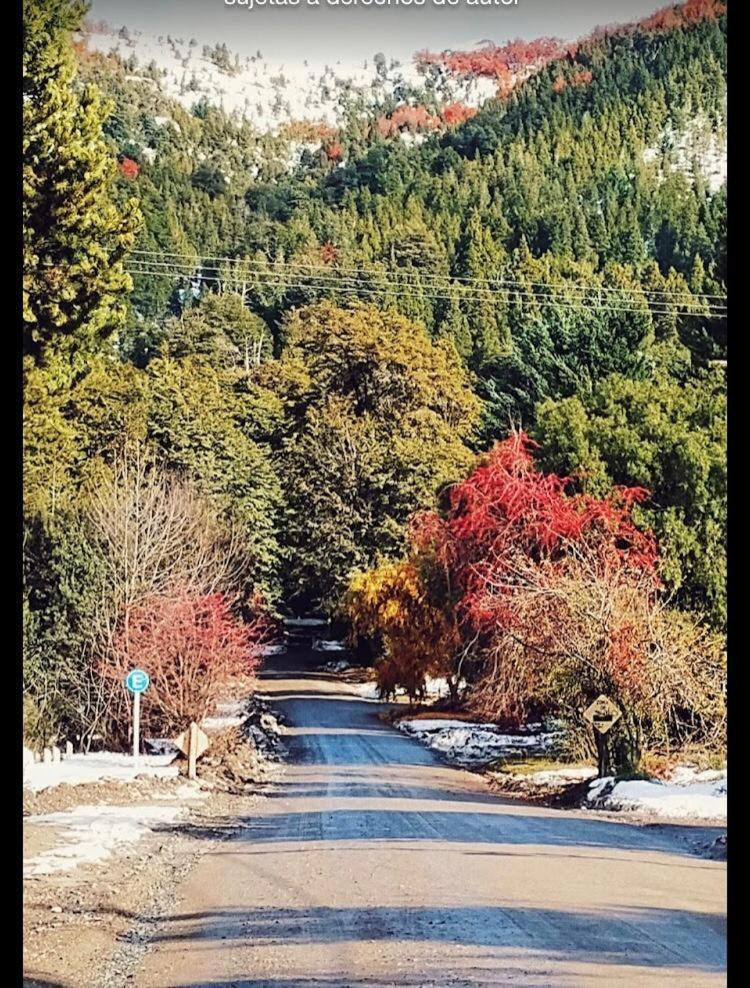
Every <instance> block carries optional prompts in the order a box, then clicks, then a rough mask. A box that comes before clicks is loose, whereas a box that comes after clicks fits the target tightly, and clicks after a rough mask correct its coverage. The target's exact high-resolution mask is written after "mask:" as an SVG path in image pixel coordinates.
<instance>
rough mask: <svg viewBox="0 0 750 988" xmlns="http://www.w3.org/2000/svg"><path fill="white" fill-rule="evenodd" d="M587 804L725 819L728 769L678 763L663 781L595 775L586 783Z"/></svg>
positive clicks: (673, 816)
mask: <svg viewBox="0 0 750 988" xmlns="http://www.w3.org/2000/svg"><path fill="white" fill-rule="evenodd" d="M585 802H586V806H588V807H590V808H592V809H598V810H628V811H630V812H636V813H644V814H649V815H652V816H658V817H664V818H668V819H691V820H713V819H717V820H718V819H721V820H723V819H726V815H727V773H726V772H713V771H712V772H696V771H695V770H694V769H691V768H687V767H681V768H678V769H676V770H675V771H674V772H673V773H672V775H671V776H670V778H669V779H668V780H667V781H665V782H659V781H657V780H651V781H646V780H637V781H636V780H634V781H624V782H615V780H614V778H612V777H609V778H605V779H597V780H596V781H595V782H593V783H592V784H591V786H590V787H589V791H588V794H587V796H586V801H585Z"/></svg>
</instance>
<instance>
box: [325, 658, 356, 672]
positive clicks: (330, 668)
mask: <svg viewBox="0 0 750 988" xmlns="http://www.w3.org/2000/svg"><path fill="white" fill-rule="evenodd" d="M320 668H321V669H323V670H325V672H346V670H347V669H350V668H351V666H350V665H349V663H348V662H347V661H346V659H337V660H336V661H335V662H326V664H325V665H323V666H321V667H320Z"/></svg>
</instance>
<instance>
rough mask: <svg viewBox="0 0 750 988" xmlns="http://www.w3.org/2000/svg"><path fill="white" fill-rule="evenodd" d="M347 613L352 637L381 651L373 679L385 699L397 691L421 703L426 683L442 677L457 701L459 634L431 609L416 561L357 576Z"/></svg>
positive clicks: (447, 619)
mask: <svg viewBox="0 0 750 988" xmlns="http://www.w3.org/2000/svg"><path fill="white" fill-rule="evenodd" d="M345 610H346V613H347V616H348V617H349V619H350V621H351V625H352V631H353V634H354V636H355V637H357V636H362V637H366V638H369V639H371V640H374V641H375V642H376V643H377V644H378V645H379V646H380V649H381V651H382V654H381V658H380V661H379V663H378V667H377V673H378V685H379V687H380V691H381V694H382V695H383V696H386V697H387V696H391V695H394V694H395V692H396V689H397V688H398V687H399V686H401V687H403V688H404V689H405V690H406V692H407V694H408V695H409V698H410V699H411V700H415V699H417V698H421V697H423V696H424V692H425V683H426V680H427V678H428V677H445V678H446V679H447V680H448V685H449V687H450V689H451V692H452V693H453V694H454V695H455V691H456V686H457V683H456V678H455V676H454V675H453V673H454V669H453V657H454V654H455V652H456V648H457V647H458V644H459V637H458V628H457V626H456V624H455V622H454V621H453V620H452V619H451V617H450V616H449V614H447V613H446V611H444V610H443V609H442V608H440V607H437V606H435V605H434V604H433V603H432V601H431V599H430V590H429V587H428V584H427V581H426V580H425V578H424V575H423V574H422V573H421V572H420V570H419V568H418V565H417V564H416V563H415V561H413V560H409V559H407V560H402V561H399V562H395V563H382V564H381V565H379V566H376V567H374V568H373V569H371V570H368V571H367V572H366V573H356V574H355V575H354V576H353V578H352V580H351V583H350V586H349V593H348V596H347V598H346V603H345Z"/></svg>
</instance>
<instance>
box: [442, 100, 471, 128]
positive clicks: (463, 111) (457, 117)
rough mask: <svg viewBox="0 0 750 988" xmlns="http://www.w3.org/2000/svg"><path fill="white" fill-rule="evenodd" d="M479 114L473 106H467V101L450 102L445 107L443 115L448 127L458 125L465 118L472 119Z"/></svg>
mask: <svg viewBox="0 0 750 988" xmlns="http://www.w3.org/2000/svg"><path fill="white" fill-rule="evenodd" d="M476 115H477V110H476V108H475V107H473V106H466V104H465V103H449V104H448V105H447V106H444V107H443V110H442V117H443V120H444V122H445V123H446V125H447V126H448V127H457V126H458V124H461V123H463V122H464V120H470V119H471V118H472V117H475V116H476Z"/></svg>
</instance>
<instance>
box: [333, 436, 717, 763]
mask: <svg viewBox="0 0 750 988" xmlns="http://www.w3.org/2000/svg"><path fill="white" fill-rule="evenodd" d="M534 445H535V444H534V443H533V442H532V441H531V440H530V439H529V438H528V437H527V436H526V435H524V434H523V433H517V434H514V435H512V436H510V437H509V438H508V439H506V440H505V441H504V442H500V443H498V444H497V445H496V446H495V447H494V449H493V450H492V451H491V452H490V453H488V454H487V455H486V456H485V457H483V459H482V460H481V461H480V463H479V465H478V466H477V467H476V469H475V470H474V471H473V472H472V473H471V474H470V476H469V477H467V478H466V479H465V480H464V481H462V482H461V483H458V484H456V485H455V486H454V487H453V488H452V489H450V491H449V492H448V494H447V497H446V499H445V503H444V506H443V510H442V511H440V512H437V511H431V512H426V513H422V514H420V515H417V516H416V517H415V518H414V519H413V520H412V524H411V527H410V531H409V556H408V560H407V563H408V572H409V573H410V574H412V576H411V577H410V580H411V582H410V583H409V585H408V591H409V594H408V604H409V606H408V608H405V607H404V603H403V601H404V588H403V583H404V581H403V579H396V577H398V576H399V574H400V573H404V572H407V569H405V568H404V565H402V566H401V567H400V569H399V568H398V567H396V569H395V570H394V573H395V576H393V575H391V574H389V573H387V572H384V571H382V568H381V570H375V571H372V575H371V577H370V578H369V579H367V578H362V577H358V578H356V579H355V581H354V582H353V584H352V596H351V601H352V606H353V608H354V612H353V625H354V628H355V630H356V629H357V627H358V626H360V627H365V628H366V629H367V631H368V633H370V634H372V633H373V632H374V631H375V632H379V633H380V634H381V636H382V637H383V639H384V641H385V645H386V652H385V656H386V660H387V661H386V662H385V663H384V669H385V670H386V671H387V673H388V676H390V677H391V678H392V677H393V675H394V673H396V674H398V675H401V676H402V677H403V678H404V679H405V680H408V683H409V685H410V687H411V688H412V689H413V688H414V685H415V683H418V682H419V680H420V676H421V675H427V674H434V672H432V671H431V667H430V665H429V663H430V662H433V664H434V659H433V657H434V656H435V655H437V654H441V655H448V656H449V655H450V654H452V655H453V657H454V658H453V668H452V670H451V668H450V663H448V665H447V666H444V668H445V670H446V671H445V672H444V673H443V674H445V675H448V677H449V678H450V677H451V676H452V677H453V680H454V681H457V679H458V678H459V675H462V674H468V675H469V678H470V680H471V687H470V693H469V704H470V706H471V707H472V708H473V710H474V711H475V712H476V713H477V714H479V715H481V716H483V717H490V718H492V719H494V720H497V721H504V722H505V723H508V724H516V725H517V724H521V723H523V722H525V721H527V720H528V718H529V717H530V716H534V717H536V716H540V715H544V714H555V715H557V716H563V717H565V718H567V719H569V721H570V722H572V723H577V724H579V725H582V724H583V721H582V720H581V717H580V714H581V711H582V709H583V708H584V707H585V706H587V705H588V703H589V702H590V701H591V700H593V699H594V698H595V697H596V696H597V695H598V694H599V693H607V694H608V695H610V696H611V697H612V698H613V699H614V700H615V701H616V702H617V703H618V704H619V705H620V707H621V710H622V712H623V718H622V724H621V726H620V728H619V729H618V730H619V731H620V734H621V735H622V736H623V737H624V738H625V741H624V742H623V744H624V745H625V747H626V748H627V749H628V752H629V754H628V756H627V760H628V762H629V763H632V762H633V761H637V757H638V753H639V752H640V750H641V748H642V747H643V743H644V739H646V740H647V741H648V742H649V743H655V742H658V743H663V744H669V743H674V742H676V741H680V742H682V741H685V740H687V739H688V738H695V737H700V738H702V739H704V740H705V739H706V738H708V737H710V736H711V737H714V738H716V737H718V735H720V733H721V730H722V727H723V717H724V685H723V684H724V670H725V660H724V655H723V646H722V643H721V641H720V639H719V638H718V637H717V636H714V635H712V634H711V633H710V632H708V631H706V630H705V629H703V628H702V627H701V626H700V625H699V624H698V623H697V622H696V621H695V620H694V619H692V618H690V617H688V616H686V615H679V614H676V613H675V612H672V611H670V610H669V609H668V608H667V607H666V603H665V601H664V600H663V598H662V588H661V583H660V580H659V575H658V564H659V553H658V547H657V545H656V542H655V539H654V537H653V535H652V534H651V533H650V532H647V531H643V530H641V529H640V528H638V527H637V525H636V524H635V522H634V520H633V517H632V510H633V506H634V505H636V504H638V503H639V502H642V501H643V500H644V499H645V498H646V497H647V496H648V495H647V492H646V491H644V490H642V489H640V488H615V489H614V490H613V491H612V492H611V493H610V494H609V495H608V496H606V497H598V498H597V497H592V496H590V495H586V494H580V493H576V492H575V490H574V489H573V484H572V481H571V480H570V479H569V478H565V477H559V476H556V475H555V474H546V473H543V472H541V471H540V470H539V469H538V468H537V466H536V464H535V462H534V457H533V450H534ZM392 568H393V567H392ZM415 574H416V575H418V580H419V581H421V583H415V582H414V580H415ZM436 609H438V610H442V612H443V616H442V617H438V616H436ZM407 611H408V620H406V621H403V620H402V621H400V622H395V621H394V615H396V616H398V615H399V614H400V613H402V612H404V613H406V612H407ZM421 614H424V619H422V618H421V617H420V615H421ZM420 623H421V624H423V625H424V627H420ZM404 624H406V626H407V630H408V634H405V633H404V628H403V627H402V625H404ZM420 640H421V641H423V642H428V643H429V647H427V648H422V649H420V648H419V647H417V646H418V643H419V642H420ZM414 643H416V645H415V644H414ZM405 663H406V665H407V666H409V668H408V669H406V671H403V667H404V665H405ZM415 663H416V664H417V665H418V666H419V668H418V669H414V668H411V666H413V665H414V664H415ZM399 670H402V671H399ZM388 685H391V686H392V684H391V683H389V684H388ZM404 685H407V683H406V682H404Z"/></svg>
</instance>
